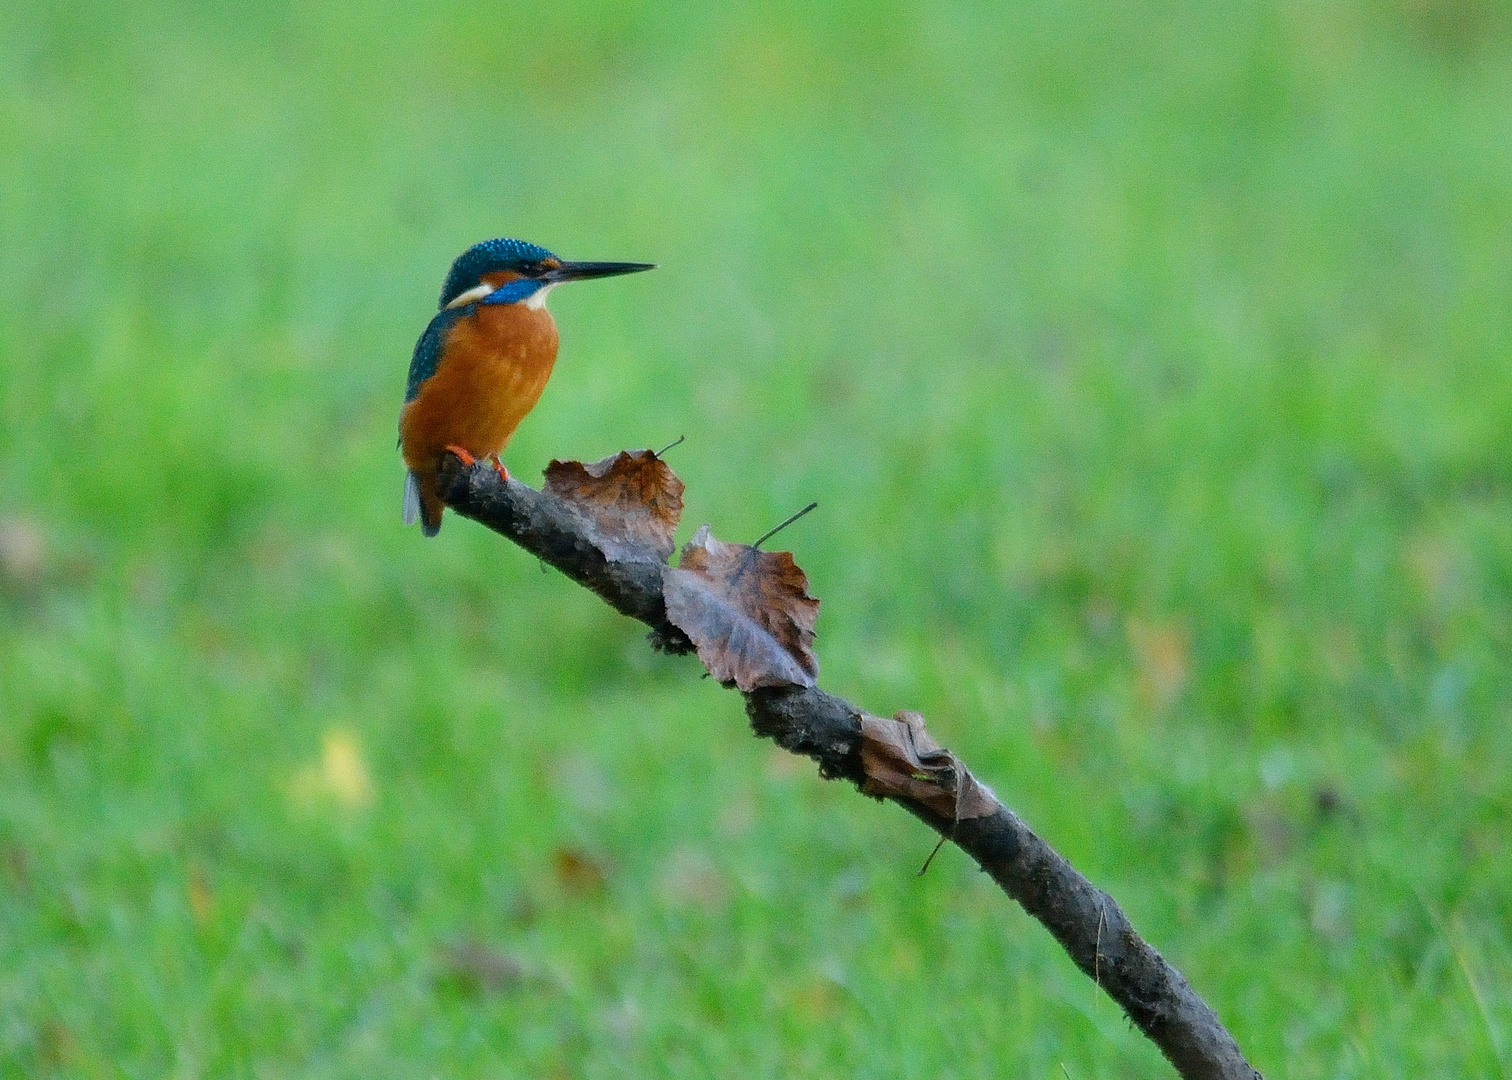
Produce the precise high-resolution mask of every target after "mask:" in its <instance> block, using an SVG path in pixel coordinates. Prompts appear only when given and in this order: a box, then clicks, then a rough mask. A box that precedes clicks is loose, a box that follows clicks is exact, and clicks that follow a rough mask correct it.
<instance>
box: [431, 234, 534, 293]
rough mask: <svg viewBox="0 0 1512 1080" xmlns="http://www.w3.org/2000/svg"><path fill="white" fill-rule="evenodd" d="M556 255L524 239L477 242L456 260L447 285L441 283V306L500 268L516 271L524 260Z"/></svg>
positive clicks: (501, 238)
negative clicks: (485, 275)
mask: <svg viewBox="0 0 1512 1080" xmlns="http://www.w3.org/2000/svg"><path fill="white" fill-rule="evenodd" d="M555 257H556V256H554V255H552V254H551V252H549V251H547V250H546V249H545V248H543V247H537V246H536V245H535V244H527V243H526V242H525V241H524V240H509V239H507V238H505V237H500V238H499V239H497V240H485V241H483V242H482V243H481V244H474V245H473V246H472V247H470V248H468V249H467V250H466V251H464V252H463V253H462V254H461V255H459V256H457V261H456V262H454V263H452V265H451V271H450V273H448V274H447V275H446V284H445V285H442V286H441V304H440V306H441V307H443V308H444V307H445V306H446V305H447V304H449V303H451V302H452V301H453V300H455V299H456V298H457V297H459V296H461V295H462V294H463V293H465V292H466V291H467V290H468V289H471V288H472V287H473V286H474V285H476V284H478V281H479V280H480V279H481V278H482V277H483V275H484V274H493V273H497V272H498V271H500V270H514V269H517V268H518V267H519V266H520V264H522V263H533V262H540V261H541V260H542V259H552V258H555Z"/></svg>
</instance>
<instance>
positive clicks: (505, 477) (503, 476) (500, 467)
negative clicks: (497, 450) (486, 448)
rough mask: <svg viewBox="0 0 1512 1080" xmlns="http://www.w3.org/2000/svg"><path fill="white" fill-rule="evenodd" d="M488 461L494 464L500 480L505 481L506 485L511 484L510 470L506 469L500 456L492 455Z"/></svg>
mask: <svg viewBox="0 0 1512 1080" xmlns="http://www.w3.org/2000/svg"><path fill="white" fill-rule="evenodd" d="M488 460H489V461H491V462H493V467H494V472H496V473H498V474H499V479H500V480H502V481H504V482H505V483H506V484H507V483H509V470H508V469H506V468H505V467H504V463H503V462H502V461H500V460H499V455H498V454H490V455H489V458H488Z"/></svg>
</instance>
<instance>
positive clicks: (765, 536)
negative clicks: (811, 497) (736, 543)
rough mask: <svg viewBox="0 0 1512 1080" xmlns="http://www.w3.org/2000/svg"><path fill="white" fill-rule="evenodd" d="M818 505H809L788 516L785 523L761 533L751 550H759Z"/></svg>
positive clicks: (814, 503)
mask: <svg viewBox="0 0 1512 1080" xmlns="http://www.w3.org/2000/svg"><path fill="white" fill-rule="evenodd" d="M818 505H819V504H818V503H816V502H811V503H809V504H808V505H807V506H805V507H804V508H803V509H802V510H800V511H798V512H797V513H796V514H792V515H790V516H789V517H788V518H787V519H786V520H785V521H782V522H780V523H779V524H777V525H774V526H772V528H770V529H768V530H767V531H766V532H764V533H762V534H761V535H760V536H759V537H757V538H756V541H755V542H754V543H753V544H751V546H752V547H753V548H759V547H760V546H761V545H762V544H764V543H766V542H767V541H768V540H770V539H771V538H772V537H774V536H776V535H777V534H778V533H780V532H781V531H782V530H783V529H785V528H787V527H788V526H789V525H791V524H792V523H793V522H795V521H797V520H798V519H799V518H801V517H802V516H803V515H804V514H806V513H808V512H809V511H810V510H812V509H814V508H815V507H816V506H818Z"/></svg>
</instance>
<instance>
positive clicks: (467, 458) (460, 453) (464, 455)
mask: <svg viewBox="0 0 1512 1080" xmlns="http://www.w3.org/2000/svg"><path fill="white" fill-rule="evenodd" d="M446 451H447V453H449V454H456V455H457V457H458V458H459V459H460V460H461V462H462V464H464V465H472V464H473V463H474V462H475V461H476V460H477V459H476V458H474V457H473V456H472V455H471V454H469V453H468V452H467V451H466V450H464V449H462V448H461V447H460V446H448V447H447V448H446Z"/></svg>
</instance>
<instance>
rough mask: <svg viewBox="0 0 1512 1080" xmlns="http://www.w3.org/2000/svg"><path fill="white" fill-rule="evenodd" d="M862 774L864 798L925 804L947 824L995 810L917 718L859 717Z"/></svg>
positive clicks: (979, 786)
mask: <svg viewBox="0 0 1512 1080" xmlns="http://www.w3.org/2000/svg"><path fill="white" fill-rule="evenodd" d="M861 768H862V771H863V772H865V773H866V780H865V781H864V782H863V783H862V785H861V790H862V791H864V792H866V794H868V795H876V796H878V797H880V798H897V799H909V800H911V801H913V802H918V803H923V804H924V805H925V806H927V807H929V808H930V809H931V810H933V811H934V812H935V813H936V814H938V815H940V816H941V817H944V818H949V819H950V820H951V821H966V820H968V819H970V818H979V817H987V816H988V815H989V814H991V813H993V812H994V811H995V810H996V809H997V806H998V802H997V799H996V797H994V796H993V794H992V792H991V791H990V790H989V789H988V788H987V787H986V785H984V784H982V783H980V782H979V781H978V780H977V779H976V777H974V776H972V775H971V770H969V769H967V768H966V766H965V765H964V764H962V762H961V759H960V758H958V757H956V756H955V755H954V754H952V753H951V752H950V751H949V750H946V749H944V748H943V747H941V746H940V744H939V743H937V742H935V741H934V739H932V738H930V737H929V732H927V731H925V730H924V717H922V716H920V715H919V714H918V713H916V712H910V711H907V710H904V711H903V712H899V713H897V714H895V715H894V717H893V718H892V719H891V720H884V719H883V718H882V717H880V716H871V715H869V714H866V713H863V714H862V716H861Z"/></svg>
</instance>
